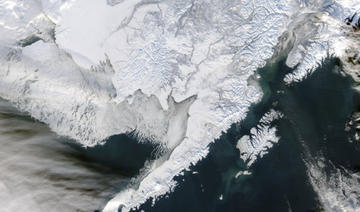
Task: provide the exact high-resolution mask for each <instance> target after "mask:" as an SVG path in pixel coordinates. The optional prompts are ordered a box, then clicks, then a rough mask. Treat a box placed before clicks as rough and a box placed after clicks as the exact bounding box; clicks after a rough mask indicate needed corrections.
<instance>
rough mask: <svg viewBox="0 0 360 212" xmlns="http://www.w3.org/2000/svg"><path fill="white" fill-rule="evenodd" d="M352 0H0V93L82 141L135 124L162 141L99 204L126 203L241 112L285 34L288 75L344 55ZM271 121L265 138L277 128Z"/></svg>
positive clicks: (178, 167)
mask: <svg viewBox="0 0 360 212" xmlns="http://www.w3.org/2000/svg"><path fill="white" fill-rule="evenodd" d="M359 5H360V2H359V1H350V0H336V1H335V0H333V1H330V0H329V1H300V0H274V1H269V0H253V1H246V0H238V1H233V0H226V1H223V0H212V1H207V0H202V1H200V0H182V1H180V0H162V1H156V0H136V1H135V0H134V1H130V0H108V1H105V0H97V1H95V0H27V1H22V0H1V1H0V17H1V22H0V33H1V35H3V36H2V37H1V38H0V97H2V98H4V99H6V100H9V101H10V102H11V103H13V104H14V105H15V106H16V107H17V108H18V109H20V110H21V111H24V112H27V113H28V114H29V115H31V116H32V117H34V118H35V119H37V120H40V121H42V122H44V123H46V124H48V125H49V127H50V128H51V129H52V130H53V131H54V132H56V133H57V134H59V135H61V136H65V137H69V138H72V139H74V140H76V141H77V142H79V143H81V144H82V145H84V146H85V147H86V146H94V145H98V144H101V143H104V142H106V139H107V138H108V137H110V136H112V135H115V134H121V133H132V132H134V133H135V134H136V135H137V136H138V138H139V140H140V141H142V140H143V139H142V138H146V139H147V140H150V142H154V143H156V144H160V146H161V148H162V149H164V152H165V153H164V154H163V155H161V156H159V159H158V160H156V161H154V162H152V163H151V164H149V167H148V168H147V169H146V170H147V173H146V174H144V175H143V176H142V177H140V179H139V184H138V185H137V187H134V188H129V189H126V190H124V191H121V192H120V193H119V194H118V195H117V196H115V197H114V198H113V199H112V200H110V201H109V202H108V204H107V205H106V207H105V208H104V211H117V210H118V209H119V208H121V209H122V211H128V210H130V209H131V208H136V207H138V206H140V205H141V204H142V203H144V202H145V201H146V200H148V199H149V198H153V199H154V200H156V198H158V197H160V196H161V195H164V194H166V193H167V192H169V191H171V190H172V189H173V188H174V187H175V186H176V182H175V181H174V180H173V178H174V177H175V176H176V175H179V174H181V172H182V171H183V170H185V169H187V168H188V167H189V166H190V165H191V164H195V163H196V162H198V161H199V160H201V159H202V158H203V157H205V156H206V155H207V153H208V151H209V150H208V145H209V144H210V143H211V142H213V141H214V140H215V139H216V138H218V137H219V136H220V135H221V133H222V132H224V131H226V130H227V129H228V128H229V127H230V126H231V124H233V123H237V122H239V121H241V120H242V119H244V118H245V116H246V113H247V112H248V110H249V107H250V106H251V105H252V104H254V103H256V102H258V101H259V100H260V99H261V98H262V95H263V94H262V91H261V88H260V87H259V85H258V83H257V82H256V81H254V80H251V79H253V78H254V77H253V76H254V74H255V71H256V70H257V69H258V68H261V67H263V66H264V65H265V64H266V62H267V61H268V60H269V59H271V58H272V57H273V55H274V53H276V52H277V51H280V50H279V49H281V48H282V44H284V45H285V43H291V44H292V48H291V49H290V50H289V56H288V58H287V64H288V65H289V66H292V67H295V66H296V65H298V66H297V70H296V71H295V72H294V73H293V74H291V75H289V76H288V77H287V78H286V80H287V81H288V82H289V83H290V82H292V81H296V80H300V79H301V78H302V77H304V76H305V75H306V74H307V73H308V72H309V70H313V69H314V68H315V67H316V66H317V64H319V63H320V62H321V60H322V59H323V58H324V57H326V56H327V55H329V54H335V55H337V56H339V57H340V58H344V61H345V58H346V55H347V54H346V52H347V50H348V49H349V48H351V46H352V44H353V42H355V39H354V38H353V36H351V35H348V33H345V32H351V30H352V29H351V27H347V28H346V26H344V27H342V26H343V25H344V20H345V18H346V17H348V16H349V15H351V14H353V13H354V12H356V7H358V6H359ZM299 8H300V9H299ZM297 26H301V27H302V28H300V29H298V27H297ZM304 32H308V33H305V34H304ZM284 35H288V36H285V39H283V40H282V38H284ZM309 40H310V41H309ZM267 132H269V135H265V138H264V139H260V140H259V142H260V143H259V145H258V146H259V147H261V148H262V147H266V146H267V145H266V144H261V142H267V140H268V139H267V137H272V138H273V137H274V133H275V131H274V130H272V131H269V130H267ZM272 138H270V140H274V139H275V140H276V138H274V139H272ZM144 140H145V139H144ZM243 148H246V147H243ZM242 151H244V152H247V151H248V152H251V150H249V149H243V150H242ZM260 155H261V154H260ZM252 160H253V159H252Z"/></svg>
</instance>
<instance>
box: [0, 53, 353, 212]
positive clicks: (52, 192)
mask: <svg viewBox="0 0 360 212" xmlns="http://www.w3.org/2000/svg"><path fill="white" fill-rule="evenodd" d="M341 70H342V68H341V64H340V61H339V60H338V59H336V58H331V59H327V60H326V61H324V63H323V65H322V66H321V67H320V68H319V69H318V70H316V71H315V72H314V73H313V74H311V75H309V76H308V77H307V78H306V79H305V80H303V81H301V82H298V83H293V84H291V85H286V84H285V83H284V82H283V78H284V76H285V75H286V74H287V73H290V72H291V71H292V69H290V68H288V67H287V66H286V65H285V61H278V62H276V63H274V64H271V65H268V66H266V67H265V68H263V69H261V70H259V71H258V72H259V74H260V76H261V80H260V84H261V86H262V89H263V91H264V93H265V95H264V97H263V99H262V101H261V102H259V103H258V104H256V105H253V106H252V107H251V109H250V112H249V113H248V115H247V117H246V119H245V120H244V121H242V122H241V123H237V124H234V125H233V126H232V127H231V129H229V130H228V131H227V132H226V133H224V134H223V135H222V136H221V138H220V139H218V140H216V141H215V142H214V143H213V144H211V145H210V153H209V155H208V156H207V157H206V158H204V159H203V160H202V161H200V162H199V163H198V164H196V165H195V166H193V167H191V168H190V171H186V172H185V174H184V175H183V176H179V177H177V178H176V181H177V182H178V183H179V185H178V186H177V187H176V188H175V191H174V192H172V193H170V194H168V195H166V196H165V197H163V198H161V199H160V200H158V201H156V204H155V205H154V206H151V200H149V201H148V202H147V203H145V204H144V205H142V207H141V208H140V209H139V210H138V211H141V210H144V211H146V212H147V211H155V212H177V211H178V212H183V211H187V212H235V211H236V212H238V211H245V212H252V211H254V212H257V211H259V212H260V211H261V212H262V211H276V212H281V211H292V212H296V211H299V212H304V211H305V212H306V211H307V212H315V211H323V210H324V209H323V208H324V207H323V205H322V203H321V201H320V199H319V196H318V194H317V193H316V191H314V188H313V185H312V184H311V181H310V179H309V176H308V167H307V165H306V161H308V160H313V159H314V158H315V159H316V157H318V156H319V155H321V156H322V157H323V158H324V159H325V164H327V165H329V166H326V168H327V171H328V172H329V173H331V172H332V171H333V170H332V169H334V168H337V167H342V168H345V169H347V170H350V171H351V172H359V171H360V154H359V152H360V142H359V141H358V140H356V138H355V133H356V129H355V127H356V126H355V125H351V126H349V125H347V123H348V122H349V120H351V117H352V115H353V114H354V113H355V112H358V111H360V96H359V93H358V92H357V91H355V89H354V88H353V87H354V85H355V83H354V82H353V80H352V79H351V78H350V77H348V76H346V75H344V74H342V73H341ZM270 109H274V110H276V111H280V112H281V113H282V114H283V115H284V116H283V117H282V118H280V119H278V120H275V121H274V122H272V123H271V124H272V125H273V126H275V127H276V129H277V135H278V136H279V137H280V140H279V142H278V143H277V144H275V145H274V146H273V147H272V148H271V149H270V151H269V153H268V154H266V155H265V156H264V157H263V158H261V159H259V160H257V161H256V162H255V163H254V164H253V165H252V166H251V167H250V168H247V166H246V164H245V163H244V162H243V161H242V160H241V159H240V153H239V150H238V149H237V148H236V144H237V141H238V140H239V139H240V138H241V137H242V136H243V135H248V134H249V133H250V129H251V128H253V127H255V126H256V125H258V123H259V120H260V119H261V117H262V116H263V115H264V114H265V113H266V112H268V111H269V110H270ZM346 127H347V130H345V128H346ZM349 141H352V142H349ZM0 142H1V143H2V149H0V191H1V189H4V188H5V189H6V188H8V189H9V191H12V192H3V193H2V192H0V203H1V207H0V211H32V212H33V211H34V212H36V211H44V210H45V211H46V210H50V209H51V210H58V211H94V210H98V209H101V208H102V207H103V206H104V205H105V204H106V202H107V201H108V200H110V199H111V198H112V197H113V196H114V195H115V194H116V193H118V192H119V191H120V190H122V189H124V188H126V187H127V186H129V185H131V184H132V183H136V182H132V180H131V178H132V177H133V176H136V175H137V174H138V173H139V172H140V170H141V168H142V167H143V166H144V163H145V161H147V160H149V159H153V158H154V157H155V153H154V151H155V150H156V146H153V145H151V144H149V143H146V142H145V143H138V142H137V141H136V139H135V138H132V137H131V136H126V135H116V136H113V137H111V138H110V139H108V141H107V142H106V144H105V145H103V146H96V147H92V148H86V149H85V148H83V147H81V146H79V145H77V144H74V142H73V141H69V140H65V139H63V138H59V137H58V136H56V135H55V134H54V133H52V132H50V130H49V129H48V128H47V127H46V126H45V125H44V124H41V123H38V122H36V121H34V120H32V119H30V118H28V117H27V116H26V115H24V114H19V113H18V111H16V110H15V109H13V108H11V107H10V106H9V105H8V104H7V103H4V102H3V101H0ZM245 170H247V171H249V172H251V175H240V176H239V177H237V178H236V177H235V176H236V175H237V173H238V172H239V171H245ZM14 191H15V192H14ZM359 198H360V196H359ZM20 203H21V204H20ZM17 205H19V206H17Z"/></svg>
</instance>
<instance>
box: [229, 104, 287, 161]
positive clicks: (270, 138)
mask: <svg viewBox="0 0 360 212" xmlns="http://www.w3.org/2000/svg"><path fill="white" fill-rule="evenodd" d="M282 116H283V115H282V114H281V113H279V112H276V111H275V110H273V109H271V110H270V111H269V112H267V113H266V114H265V115H264V116H263V117H262V118H261V119H260V121H259V124H258V125H257V126H256V127H254V128H251V130H250V133H251V134H250V135H244V136H243V137H241V138H240V140H239V141H238V143H237V145H236V147H237V148H238V149H239V151H240V157H241V159H242V160H244V162H246V164H247V166H248V167H250V166H251V165H252V164H253V163H254V162H255V160H256V159H260V158H262V157H263V156H264V155H265V154H266V153H267V152H268V150H269V149H270V148H271V147H272V146H273V145H274V143H277V142H278V141H279V137H277V136H276V128H275V127H271V126H270V124H271V122H273V121H274V120H276V119H279V118H281V117H282Z"/></svg>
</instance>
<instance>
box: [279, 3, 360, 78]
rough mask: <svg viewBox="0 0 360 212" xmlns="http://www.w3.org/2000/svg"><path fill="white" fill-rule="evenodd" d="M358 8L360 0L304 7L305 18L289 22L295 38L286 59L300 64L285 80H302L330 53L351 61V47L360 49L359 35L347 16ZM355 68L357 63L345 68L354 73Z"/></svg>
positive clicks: (302, 11) (300, 11)
mask: <svg viewBox="0 0 360 212" xmlns="http://www.w3.org/2000/svg"><path fill="white" fill-rule="evenodd" d="M315 2H316V1H315ZM359 12H360V0H336V1H330V0H329V1H326V0H325V1H318V3H315V4H313V5H311V6H310V7H309V6H308V5H306V4H305V5H304V6H303V7H301V8H300V9H299V13H301V14H302V15H303V18H299V19H294V21H293V22H292V23H291V24H290V26H291V27H290V29H291V31H292V32H293V38H292V39H295V41H294V47H293V48H292V50H291V51H290V53H289V55H288V57H287V61H286V63H287V65H288V66H290V67H295V66H296V65H298V66H297V68H296V70H295V71H294V72H293V73H290V74H288V75H287V76H286V77H285V79H284V80H285V82H287V83H291V82H294V81H301V80H302V79H303V78H305V77H306V76H308V75H309V74H311V73H312V72H313V71H315V69H316V68H317V67H319V66H320V64H321V62H322V61H323V60H324V59H325V58H327V57H329V56H336V57H339V58H340V59H341V60H342V62H343V63H345V64H348V61H347V58H348V57H349V56H350V55H349V51H353V49H356V50H357V53H359V52H358V45H359V39H358V33H357V32H354V29H353V28H352V26H347V25H345V19H346V18H348V17H352V16H353V15H354V14H358V13H359ZM356 17H357V15H356ZM355 21H357V20H355ZM354 34H355V36H354ZM357 69H358V68H357ZM352 70H354V67H349V68H347V69H346V70H345V71H347V72H349V73H350V74H351V75H353V76H355V74H353V73H351V72H352ZM355 78H357V77H356V76H355Z"/></svg>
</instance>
